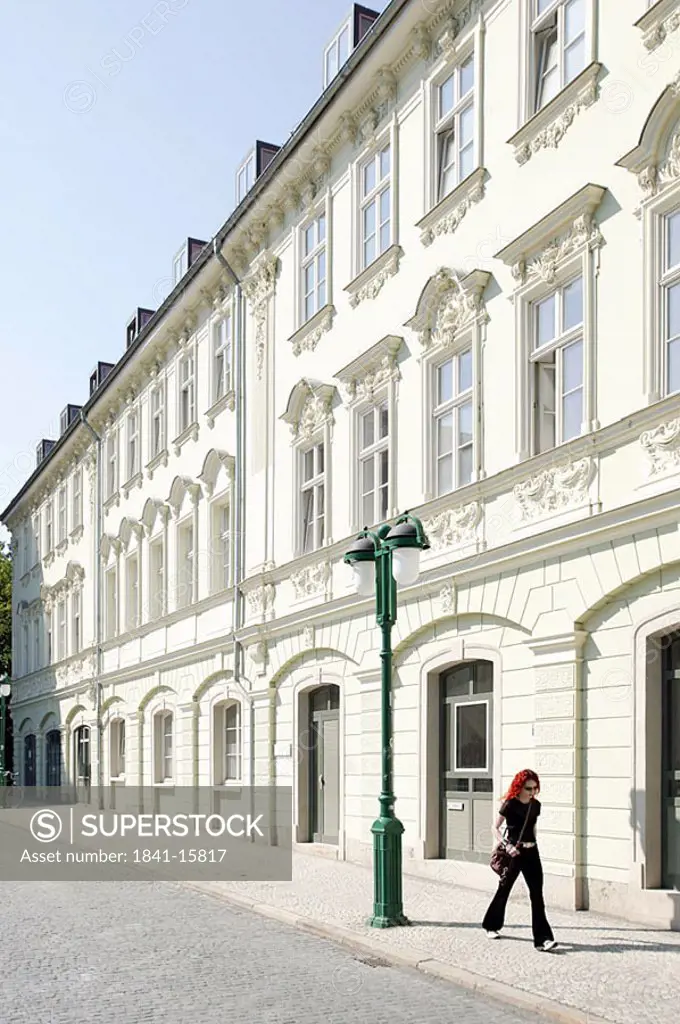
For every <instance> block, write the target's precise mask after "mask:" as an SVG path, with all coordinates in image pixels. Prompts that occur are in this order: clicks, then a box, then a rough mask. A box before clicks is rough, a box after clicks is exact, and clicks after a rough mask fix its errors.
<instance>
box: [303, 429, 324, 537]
mask: <svg viewBox="0 0 680 1024" xmlns="http://www.w3.org/2000/svg"><path fill="white" fill-rule="evenodd" d="M319 451H321V452H322V453H323V454H322V459H323V470H322V471H321V472H320V473H318V472H314V473H312V476H311V477H310V478H309V479H307V480H306V479H305V459H306V457H307V455H308V454H309V453H310V452H312V453H313V454H312V458H313V461H314V469H315V470H316V469H317V454H318V452H319ZM296 461H297V479H298V501H297V508H298V512H297V538H296V540H297V543H296V551H297V553H298V554H299V555H308V554H311V553H312V552H313V551H320V550H321V549H322V548H323V547H324V545H325V544H326V543H327V529H326V525H327V520H326V515H327V506H328V486H327V468H328V446H327V444H326V439H325V437H324V436H323V435H322V434H321V433H319V432H317V434H316V436H315V437H314V438H313V439H312V440H310V441H309V442H308V443H307V444H304V445H301V446H300V447H299V448H298V450H297V452H296ZM321 488H322V489H323V498H322V502H321V504H322V509H321V514H320V515H319V513H318V509H319V498H318V491H319V489H321ZM308 492H311V493H312V505H313V510H314V511H313V515H312V531H313V538H312V544H311V547H306V546H305V537H306V531H305V495H306V494H307V493H308ZM314 513H315V514H314ZM319 522H321V524H322V525H321V536H319V533H318V527H319Z"/></svg>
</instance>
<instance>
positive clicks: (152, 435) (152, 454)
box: [149, 380, 167, 462]
mask: <svg viewBox="0 0 680 1024" xmlns="http://www.w3.org/2000/svg"><path fill="white" fill-rule="evenodd" d="M156 396H158V408H157V409H156V408H154V401H155V398H156ZM156 423H159V424H160V426H159V428H158V447H156ZM166 430H167V424H166V401H165V381H162V380H161V381H158V382H157V383H156V384H154V385H153V386H152V387H151V388H150V390H149V462H153V461H154V459H157V458H159V457H160V456H161V455H162V454H163V452H164V451H165V450H166V447H167V442H166Z"/></svg>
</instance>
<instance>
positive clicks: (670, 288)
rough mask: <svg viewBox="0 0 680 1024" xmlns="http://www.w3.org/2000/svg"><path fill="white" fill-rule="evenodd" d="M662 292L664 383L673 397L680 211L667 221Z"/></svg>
mask: <svg viewBox="0 0 680 1024" xmlns="http://www.w3.org/2000/svg"><path fill="white" fill-rule="evenodd" d="M661 291H662V303H661V307H662V314H661V316H662V323H663V352H662V357H661V358H662V367H663V380H664V383H665V392H666V394H667V395H672V394H674V393H675V392H676V391H680V210H676V211H675V212H673V213H670V214H667V216H665V217H664V219H663V257H662V264H661Z"/></svg>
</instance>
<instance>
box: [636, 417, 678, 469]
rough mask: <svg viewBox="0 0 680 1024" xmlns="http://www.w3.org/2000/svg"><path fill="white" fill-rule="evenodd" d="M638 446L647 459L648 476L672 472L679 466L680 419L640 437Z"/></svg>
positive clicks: (655, 428) (663, 424)
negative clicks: (640, 446)
mask: <svg viewBox="0 0 680 1024" xmlns="http://www.w3.org/2000/svg"><path fill="white" fill-rule="evenodd" d="M640 444H641V445H642V449H643V451H644V452H645V454H646V455H647V457H648V459H649V475H650V476H658V475H659V474H660V473H666V472H669V471H673V470H675V469H677V468H678V466H680V419H675V420H671V421H670V422H669V423H662V424H661V426H659V427H654V428H653V429H652V430H645V431H644V433H643V434H641V435H640Z"/></svg>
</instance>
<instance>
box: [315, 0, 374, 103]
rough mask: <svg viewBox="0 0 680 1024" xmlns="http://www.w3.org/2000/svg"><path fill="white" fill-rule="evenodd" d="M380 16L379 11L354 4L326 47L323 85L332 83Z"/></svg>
mask: <svg viewBox="0 0 680 1024" xmlns="http://www.w3.org/2000/svg"><path fill="white" fill-rule="evenodd" d="M377 18H378V12H377V11H371V10H369V8H368V7H361V6H360V5H359V4H353V5H352V11H351V14H350V15H349V17H348V18H347V20H346V21H345V22H343V24H342V26H341V27H340V29H339V30H338V31H337V32H336V34H335V38H334V39H333V41H332V42H331V43H329V45H328V46H327V47H326V50H325V53H324V58H323V87H324V89H325V88H326V87H327V86H329V85H330V83H331V82H332V81H333V79H334V78H335V76H336V75H337V74H338V72H339V71H340V70H341V69H342V67H343V65H344V64H345V62H346V61H347V58H348V57H349V55H350V53H351V52H352V51H353V50H354V49H355V48H356V47H357V46H358V45H359V43H360V42H361V40H362V39H363V38H364V36H365V35H366V33H367V32H368V30H369V29H370V28H371V26H372V25H373V22H374V21H375V20H376V19H377Z"/></svg>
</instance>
